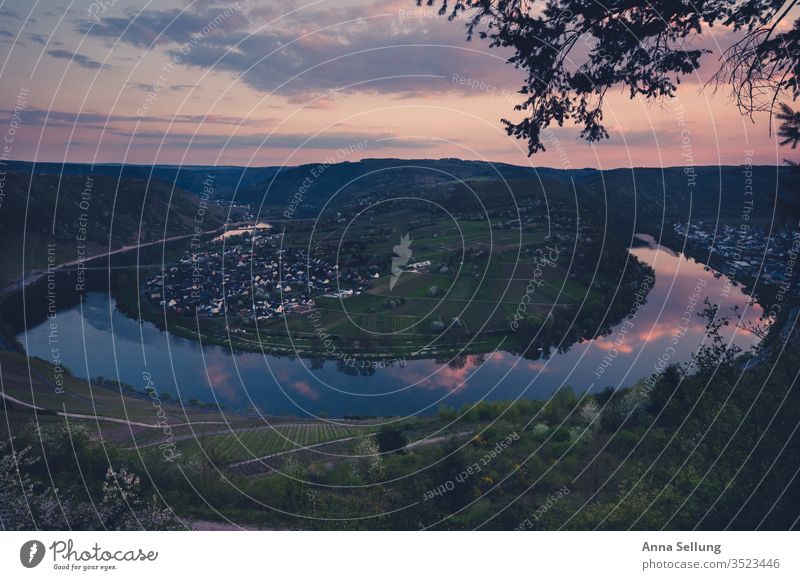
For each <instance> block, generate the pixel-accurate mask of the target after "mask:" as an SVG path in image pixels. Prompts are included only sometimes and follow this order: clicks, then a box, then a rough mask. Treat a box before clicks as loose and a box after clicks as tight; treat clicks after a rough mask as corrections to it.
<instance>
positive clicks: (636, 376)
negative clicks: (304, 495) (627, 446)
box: [17, 238, 762, 417]
mask: <svg viewBox="0 0 800 580" xmlns="http://www.w3.org/2000/svg"><path fill="white" fill-rule="evenodd" d="M648 241H649V245H647V246H642V247H636V248H632V249H631V252H632V253H633V254H635V255H636V256H637V257H638V258H640V259H641V260H643V261H645V262H647V263H648V264H650V265H651V266H652V267H653V268H654V269H655V272H656V282H655V285H654V287H653V289H652V290H651V291H650V293H649V294H648V296H647V301H646V303H644V304H643V305H642V306H641V307H640V308H639V310H638V312H636V314H635V317H633V318H631V319H629V320H628V322H627V323H621V324H620V325H618V326H617V327H616V328H615V329H614V331H613V332H612V334H611V335H609V336H607V337H602V338H598V339H595V340H591V341H585V342H583V343H579V344H575V345H572V346H571V348H570V349H569V350H568V351H567V352H563V353H556V354H553V355H551V356H550V357H549V358H547V359H541V360H535V361H533V360H528V359H523V358H520V357H517V356H514V355H511V354H508V353H505V352H493V353H486V354H485V355H483V356H480V357H475V356H469V357H464V359H463V360H459V362H458V364H449V365H448V364H442V363H437V362H436V361H434V360H414V361H407V362H406V363H405V365H399V366H395V367H392V368H378V369H375V370H374V374H371V375H369V376H365V375H361V374H359V375H358V376H351V375H349V374H345V373H343V372H341V371H340V370H338V369H337V368H336V365H335V363H333V362H324V363H322V362H321V361H309V360H305V359H300V358H288V357H277V356H271V355H262V354H259V353H239V352H231V350H230V349H228V348H225V347H221V346H216V345H201V344H199V343H198V342H196V341H193V340H190V339H186V338H182V337H177V336H174V335H171V334H169V333H168V332H164V331H161V330H160V329H158V328H157V327H156V326H155V325H153V324H151V323H149V322H142V323H140V322H138V321H136V320H133V319H131V318H129V317H127V316H126V315H125V314H123V313H122V312H120V311H119V310H117V309H116V307H115V302H114V299H113V298H112V297H111V296H110V295H109V294H108V293H107V292H89V293H87V294H86V295H85V297H84V298H83V300H80V301H76V302H75V304H73V305H70V306H68V307H66V308H63V309H60V310H59V311H58V312H57V315H56V317H55V318H54V319H47V318H44V319H42V317H41V316H39V317H38V318H37V319H36V320H33V321H32V320H31V318H30V317H29V318H28V325H29V328H28V329H27V330H23V331H21V332H20V333H19V334H18V336H17V338H18V340H19V341H20V342H21V343H22V344H23V346H24V347H25V348H26V350H27V352H28V353H29V354H30V355H31V356H37V357H40V358H42V359H45V360H52V356H53V350H52V348H53V344H54V343H53V342H50V340H52V336H53V328H52V326H51V324H53V323H55V325H56V336H57V339H56V340H57V342H56V343H55V344H57V346H58V349H59V350H58V354H59V356H60V361H61V363H62V364H63V365H66V366H67V367H68V368H69V369H70V370H71V372H72V373H73V374H74V375H76V376H79V377H84V378H85V377H97V376H104V377H107V378H113V379H116V380H119V381H121V382H123V383H127V384H130V385H132V386H133V387H135V388H137V389H140V390H141V389H143V388H144V386H145V383H144V380H143V376H144V374H145V373H149V375H150V376H151V377H152V380H153V381H154V383H155V387H156V388H157V389H158V390H159V391H160V392H162V393H164V392H168V393H170V394H172V395H173V396H180V397H181V398H182V399H183V400H189V399H199V400H202V401H208V402H219V403H222V404H224V405H225V406H227V407H228V408H230V409H242V410H243V409H250V408H253V407H257V408H258V409H260V410H261V411H262V412H263V413H265V414H270V415H280V414H289V415H297V416H318V415H319V414H320V413H321V412H325V413H327V414H328V415H329V416H331V417H342V416H354V415H361V416H364V415H377V416H386V415H394V416H396V415H413V414H432V413H435V412H436V411H437V409H438V408H439V406H440V405H443V404H444V405H448V406H451V407H460V406H461V405H463V404H465V403H473V402H476V401H479V400H484V399H485V400H497V399H515V398H517V397H529V398H538V399H542V398H547V397H548V396H549V395H550V394H551V393H553V392H554V391H555V390H556V389H558V388H560V387H563V386H569V387H571V388H572V389H573V390H575V391H576V392H578V393H580V392H584V391H587V390H591V391H599V390H601V389H603V388H604V387H606V386H611V387H615V388H617V387H620V386H630V385H632V384H634V383H635V382H636V381H638V380H640V379H642V378H644V377H647V376H649V375H650V374H652V373H653V372H656V370H657V369H658V368H659V367H663V365H664V364H666V363H667V362H669V363H676V362H687V361H689V360H690V358H691V355H692V353H693V352H694V351H695V350H696V349H697V347H698V346H699V345H700V344H701V343H702V342H703V340H704V337H705V326H704V323H703V321H702V320H701V319H700V318H699V317H698V316H696V315H695V314H694V313H693V310H696V311H699V310H701V309H702V307H703V305H702V302H703V299H704V298H705V297H706V296H708V297H709V298H710V299H711V301H712V302H715V303H717V304H720V306H721V310H722V311H723V312H725V313H730V310H729V308H731V307H733V306H739V307H740V308H745V312H746V314H747V316H746V319H747V320H749V321H754V320H756V319H757V318H758V317H759V316H760V315H761V312H762V311H761V308H760V307H759V306H758V305H750V306H749V307H748V306H747V304H748V302H749V297H748V296H747V295H745V294H744V293H743V292H742V291H741V288H740V287H739V286H732V285H731V283H730V281H729V280H728V279H727V278H726V277H725V276H722V275H720V274H718V273H715V272H714V271H713V270H710V269H708V268H706V267H704V265H703V264H701V263H698V262H696V261H694V260H693V259H691V258H687V257H685V256H683V255H681V254H676V253H674V252H672V251H671V250H669V249H667V248H664V247H662V246H659V245H657V244H655V242H654V241H653V240H652V238H649V240H648ZM687 315H688V320H690V322H689V323H688V324H686V320H687ZM623 324H626V325H625V327H624V328H625V331H624V332H620V331H621V330H622V329H623ZM724 332H725V336H726V338H728V339H729V340H731V341H733V342H734V343H735V344H737V345H738V346H740V347H742V348H745V349H746V348H749V347H750V346H751V345H753V344H754V342H755V340H756V339H755V337H754V336H752V335H751V334H749V333H748V332H746V331H744V330H741V329H737V328H735V325H731V326H730V327H728V328H726V329H725V330H724Z"/></svg>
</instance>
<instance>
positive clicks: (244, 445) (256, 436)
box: [178, 423, 373, 463]
mask: <svg viewBox="0 0 800 580" xmlns="http://www.w3.org/2000/svg"><path fill="white" fill-rule="evenodd" d="M372 431H373V429H372V428H371V427H369V426H350V425H335V424H330V423H313V424H305V423H303V424H298V425H282V426H278V427H275V428H274V429H272V428H260V429H258V430H251V431H242V432H238V433H236V432H234V433H226V434H222V435H209V436H204V435H202V434H198V435H197V437H196V438H195V439H187V440H184V441H180V442H178V449H179V451H180V452H181V453H182V454H183V455H184V456H186V457H187V458H189V459H194V458H202V457H204V456H207V457H209V458H214V457H221V458H224V460H225V461H226V462H228V463H233V462H237V461H244V460H247V459H253V458H256V457H262V456H265V455H270V454H272V453H278V452H281V451H288V450H291V449H302V448H304V447H307V446H309V445H314V444H315V443H322V442H326V441H335V440H338V439H344V438H347V437H357V436H360V435H367V434H368V433H371V432H372Z"/></svg>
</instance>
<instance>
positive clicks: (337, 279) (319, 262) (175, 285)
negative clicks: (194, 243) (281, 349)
mask: <svg viewBox="0 0 800 580" xmlns="http://www.w3.org/2000/svg"><path fill="white" fill-rule="evenodd" d="M230 233H231V232H228V234H230ZM233 233H234V234H235V235H233V236H230V235H224V236H220V237H218V238H215V240H213V241H212V242H211V243H210V244H205V245H203V246H201V247H199V248H196V249H195V250H193V251H190V252H187V253H186V254H185V255H184V256H183V257H182V258H180V259H179V260H178V261H177V262H175V263H174V264H172V265H170V266H168V267H167V268H166V269H164V270H162V271H159V272H157V273H156V274H154V275H152V276H151V277H150V278H148V279H147V280H146V281H145V283H144V285H143V291H142V293H143V296H144V297H145V298H146V299H148V300H149V301H150V302H151V304H153V305H155V306H159V307H161V308H164V309H166V310H167V312H169V313H172V314H177V315H191V314H194V313H196V314H197V315H199V316H203V317H207V318H213V317H219V316H228V317H231V316H234V317H238V319H239V321H242V322H243V321H252V320H253V319H255V320H259V321H263V320H268V319H272V318H281V317H283V316H285V315H286V314H288V313H295V314H306V313H308V312H311V311H312V310H313V309H314V307H315V302H314V300H315V298H319V297H327V298H339V299H346V298H350V297H351V296H357V295H359V294H361V293H362V292H364V291H366V290H367V289H369V287H370V286H369V283H370V281H371V280H375V279H377V278H379V277H380V274H379V270H380V267H379V266H378V265H375V264H370V265H367V264H366V263H365V262H364V261H363V260H362V261H358V260H350V261H348V262H347V265H346V266H342V267H340V265H339V264H336V263H333V261H334V260H335V256H331V257H330V258H331V259H329V258H328V257H327V255H326V254H325V253H324V252H321V253H320V256H319V257H311V258H309V256H308V253H307V251H306V249H305V248H303V247H290V248H284V247H282V241H283V233H282V232H271V231H270V228H263V227H257V226H256V227H253V228H250V229H239V230H235V231H234V232H233ZM223 240H224V244H223ZM428 265H429V262H428V263H418V264H412V265H410V266H409V268H414V269H420V270H422V269H424V268H425V267H426V266H428Z"/></svg>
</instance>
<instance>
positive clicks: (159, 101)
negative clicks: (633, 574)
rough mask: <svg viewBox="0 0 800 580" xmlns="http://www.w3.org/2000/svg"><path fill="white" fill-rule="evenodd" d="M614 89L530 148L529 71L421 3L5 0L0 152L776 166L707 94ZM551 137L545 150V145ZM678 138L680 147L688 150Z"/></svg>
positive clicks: (765, 144) (764, 136) (202, 160)
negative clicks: (582, 118)
mask: <svg viewBox="0 0 800 580" xmlns="http://www.w3.org/2000/svg"><path fill="white" fill-rule="evenodd" d="M714 33H715V34H717V36H714V35H713V34H711V33H709V34H707V35H705V37H704V39H703V40H702V43H703V45H704V46H707V47H709V48H711V49H712V50H715V51H716V53H717V54H715V55H711V56H710V57H709V58H707V59H706V63H707V66H706V67H704V70H703V71H702V76H700V77H693V78H687V79H685V81H684V82H683V83H682V84H681V86H680V90H679V94H678V98H677V99H676V100H673V101H668V102H656V103H646V102H644V101H640V100H633V101H631V100H629V99H628V98H627V95H625V94H624V93H623V92H622V91H621V90H620V91H611V92H610V93H611V94H610V96H609V99H608V102H607V105H606V121H607V126H608V128H609V132H610V133H611V138H610V139H609V140H607V141H604V142H602V143H599V144H587V143H585V142H582V141H579V140H577V139H576V135H577V131H576V130H575V129H574V128H571V127H563V128H557V129H556V130H555V131H554V136H555V138H554V139H551V140H550V142H549V145H550V146H549V148H548V151H547V152H546V153H542V154H537V155H536V156H534V157H533V158H528V157H527V155H526V151H527V149H526V146H525V143H523V142H520V141H517V140H514V139H512V138H510V137H508V136H506V134H505V132H504V131H503V129H502V126H501V124H500V119H501V118H503V117H506V118H512V119H513V118H516V115H518V113H515V112H514V110H513V107H514V104H515V103H516V102H518V101H519V100H520V99H519V95H517V94H515V92H516V90H517V89H518V88H519V86H520V80H521V75H520V73H519V72H518V71H515V70H514V69H513V67H511V66H509V65H507V64H505V58H506V56H507V55H506V54H504V53H502V52H500V51H498V50H497V49H489V48H488V47H487V45H486V43H484V42H483V41H480V40H475V41H473V42H466V41H465V34H464V27H463V23H460V22H457V21H455V22H449V21H447V20H446V19H444V18H441V17H438V16H436V14H435V13H434V12H433V11H432V10H430V9H428V8H418V7H417V6H416V3H415V0H315V1H306V0H242V1H240V2H238V3H221V2H217V1H215V0H195V1H193V2H186V1H183V0H159V1H155V0H151V1H149V2H145V1H144V0H139V1H134V2H131V1H130V0H118V1H116V2H115V1H114V0H95V1H93V2H92V1H87V0H80V1H74V2H67V1H62V0H38V1H35V0H12V1H10V2H8V1H0V47H2V48H0V63H2V64H0V123H2V125H0V133H5V134H8V133H9V131H8V130H9V129H10V128H11V127H12V125H13V129H14V130H13V131H11V133H13V138H12V143H11V144H10V146H9V147H7V149H6V152H5V156H6V157H9V158H12V159H28V160H33V159H36V160H40V161H64V160H67V161H86V162H120V161H126V162H129V163H153V162H156V163H170V164H177V163H181V164H227V165H281V164H286V165H297V164H300V163H308V162H315V161H319V160H322V159H325V158H327V157H330V156H337V152H338V156H337V157H338V158H340V159H342V158H346V159H348V160H357V159H360V158H362V157H404V158H421V157H425V158H440V157H460V158H465V159H485V160H491V161H504V162H508V163H516V164H534V165H545V166H552V167H603V168H608V167H628V166H669V165H686V164H691V163H694V164H707V165H716V164H720V163H723V164H741V163H743V162H744V159H745V156H746V151H748V150H753V151H755V155H754V159H755V161H756V162H757V163H765V164H775V163H779V162H780V161H781V159H782V158H783V157H784V156H785V155H786V154H787V153H786V152H785V151H781V150H779V149H778V148H777V146H776V144H775V140H774V139H773V138H771V137H770V135H769V130H768V124H767V122H766V119H765V118H763V117H760V118H756V119H755V121H754V122H753V121H751V120H750V119H744V118H742V116H741V115H740V114H739V112H738V111H737V109H736V107H735V106H734V105H733V104H732V103H731V102H730V99H729V95H728V93H727V92H726V91H725V90H724V87H722V88H721V89H717V91H716V92H714V91H713V90H712V89H710V88H704V87H705V83H706V82H707V80H708V79H709V78H710V76H711V75H712V74H713V72H715V70H716V67H715V65H716V63H715V61H716V58H717V56H718V54H719V51H720V50H721V49H724V48H725V47H727V45H728V43H729V38H728V37H727V36H726V35H725V34H724V32H722V31H714ZM545 143H546V144H547V143H548V142H547V141H545ZM682 145H683V147H682Z"/></svg>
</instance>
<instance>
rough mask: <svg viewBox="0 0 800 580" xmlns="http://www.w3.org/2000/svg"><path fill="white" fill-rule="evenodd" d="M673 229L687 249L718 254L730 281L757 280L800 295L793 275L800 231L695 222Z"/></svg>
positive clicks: (674, 226)
mask: <svg viewBox="0 0 800 580" xmlns="http://www.w3.org/2000/svg"><path fill="white" fill-rule="evenodd" d="M673 230H674V231H675V234H677V235H678V236H680V237H685V238H686V240H687V243H688V245H689V246H690V247H694V248H695V249H698V250H701V251H704V252H710V254H711V258H712V259H713V257H714V255H717V256H718V257H719V258H720V259H721V260H722V261H723V262H724V264H725V266H724V268H723V269H722V273H723V274H725V275H726V276H728V277H729V278H731V279H750V280H758V281H760V282H762V283H766V284H774V285H777V286H779V287H784V290H785V291H786V292H788V293H791V294H793V295H800V278H798V277H797V276H793V274H794V264H795V262H796V260H797V255H798V252H800V232H798V231H797V230H796V229H789V228H780V229H777V230H776V231H773V232H768V231H766V230H764V229H763V228H760V227H753V226H747V227H738V228H737V227H734V226H731V225H720V224H718V223H714V222H703V221H697V222H695V223H692V224H688V225H687V224H682V223H676V224H673ZM792 278H794V279H795V281H794V283H793V284H792Z"/></svg>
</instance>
